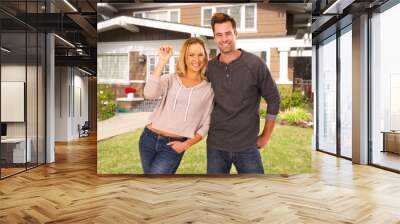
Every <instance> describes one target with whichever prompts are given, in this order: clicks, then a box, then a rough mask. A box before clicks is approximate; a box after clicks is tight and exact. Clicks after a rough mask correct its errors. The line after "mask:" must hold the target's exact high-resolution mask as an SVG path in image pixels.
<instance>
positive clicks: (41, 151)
mask: <svg viewBox="0 0 400 224" xmlns="http://www.w3.org/2000/svg"><path fill="white" fill-rule="evenodd" d="M38 38H39V40H38V42H39V45H38V58H39V63H38V164H43V163H45V156H46V155H45V154H46V149H45V122H46V120H45V93H46V92H45V81H46V79H45V60H46V51H45V44H46V37H45V35H44V34H42V33H39V37H38Z"/></svg>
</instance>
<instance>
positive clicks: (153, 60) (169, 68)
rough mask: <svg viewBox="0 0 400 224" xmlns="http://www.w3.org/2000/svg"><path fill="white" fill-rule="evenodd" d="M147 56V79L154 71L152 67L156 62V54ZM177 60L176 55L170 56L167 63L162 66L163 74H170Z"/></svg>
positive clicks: (173, 70)
mask: <svg viewBox="0 0 400 224" xmlns="http://www.w3.org/2000/svg"><path fill="white" fill-rule="evenodd" d="M147 57H148V60H147V61H148V64H147V67H148V71H147V79H149V78H150V77H151V76H152V75H153V73H154V69H155V67H156V65H157V63H158V60H159V59H158V56H157V55H149V56H147ZM176 62H178V56H172V57H171V58H170V60H169V63H167V64H166V65H165V66H164V70H163V72H162V74H163V75H165V74H170V73H174V72H175V63H176Z"/></svg>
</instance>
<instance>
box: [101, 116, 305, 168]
mask: <svg viewBox="0 0 400 224" xmlns="http://www.w3.org/2000/svg"><path fill="white" fill-rule="evenodd" d="M262 123H263V122H262ZM142 130H143V129H138V130H136V131H134V132H130V133H126V134H122V135H119V136H115V137H113V138H111V139H107V140H104V141H99V142H98V144H97V172H98V173H99V174H142V173H143V171H142V167H141V165H140V158H139V149H138V148H139V143H138V142H139V137H140V134H141V132H142ZM311 135H312V129H310V128H299V127H293V126H281V125H278V124H277V125H276V126H275V129H274V132H273V134H272V138H271V140H270V143H269V144H268V146H267V147H266V148H264V150H263V151H262V159H263V163H264V170H265V173H268V174H271V173H273V174H278V173H281V174H293V173H308V172H311ZM177 173H178V174H205V173H206V144H205V140H203V141H201V142H199V143H197V144H196V145H194V146H192V147H191V148H190V149H189V150H188V151H186V153H185V155H184V157H183V159H182V162H181V165H180V167H179V169H178V171H177ZM231 173H236V171H235V169H232V170H231Z"/></svg>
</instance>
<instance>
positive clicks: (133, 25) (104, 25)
mask: <svg viewBox="0 0 400 224" xmlns="http://www.w3.org/2000/svg"><path fill="white" fill-rule="evenodd" d="M138 26H144V27H150V28H156V29H161V30H169V31H176V32H182V33H190V34H192V35H196V36H208V37H213V31H212V29H211V28H208V27H201V26H193V25H186V24H179V23H172V22H165V21H158V20H152V19H143V18H135V17H129V16H118V17H115V18H112V19H109V20H106V21H103V22H100V23H98V24H97V32H98V33H101V32H105V31H109V30H113V29H117V28H124V29H127V30H129V31H131V32H139V27H138Z"/></svg>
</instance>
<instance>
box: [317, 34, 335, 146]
mask: <svg viewBox="0 0 400 224" xmlns="http://www.w3.org/2000/svg"><path fill="white" fill-rule="evenodd" d="M318 51H319V52H318V67H319V69H318V135H319V139H318V144H319V145H318V148H319V149H320V150H323V151H326V152H330V153H334V154H336V41H335V36H334V37H332V40H331V41H329V42H327V43H326V44H322V45H320V47H319V49H318Z"/></svg>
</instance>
